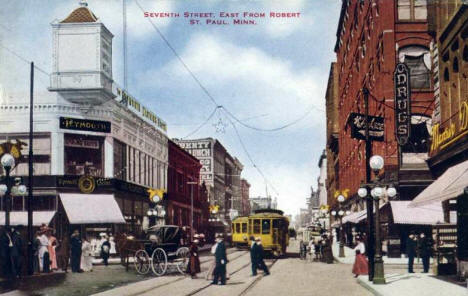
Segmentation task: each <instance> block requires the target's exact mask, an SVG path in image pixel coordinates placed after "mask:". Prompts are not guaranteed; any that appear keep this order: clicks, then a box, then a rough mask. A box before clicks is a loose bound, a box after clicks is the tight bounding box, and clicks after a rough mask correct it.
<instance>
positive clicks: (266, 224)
mask: <svg viewBox="0 0 468 296" xmlns="http://www.w3.org/2000/svg"><path fill="white" fill-rule="evenodd" d="M270 225H271V220H262V234H270Z"/></svg>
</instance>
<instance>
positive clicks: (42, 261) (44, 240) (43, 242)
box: [39, 228, 50, 273]
mask: <svg viewBox="0 0 468 296" xmlns="http://www.w3.org/2000/svg"><path fill="white" fill-rule="evenodd" d="M41 229H42V230H41V233H40V236H39V265H40V270H41V271H42V272H44V273H49V272H50V254H49V238H48V237H47V234H46V232H47V228H41Z"/></svg>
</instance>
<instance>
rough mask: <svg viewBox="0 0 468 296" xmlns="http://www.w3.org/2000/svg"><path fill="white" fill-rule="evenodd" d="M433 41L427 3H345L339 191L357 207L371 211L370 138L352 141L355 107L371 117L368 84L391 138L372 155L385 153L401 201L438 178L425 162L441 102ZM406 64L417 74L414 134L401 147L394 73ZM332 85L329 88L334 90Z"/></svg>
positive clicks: (340, 39)
mask: <svg viewBox="0 0 468 296" xmlns="http://www.w3.org/2000/svg"><path fill="white" fill-rule="evenodd" d="M430 42H431V37H430V36H429V35H428V25H427V7H426V4H425V1H417V0H388V1H382V0H380V1H379V0H372V1H358V0H351V1H343V2H342V8H341V14H340V20H339V24H338V30H337V41H336V45H335V52H336V56H337V62H336V72H333V71H331V73H333V75H338V79H337V83H338V112H339V119H338V128H339V132H338V147H339V149H335V151H336V150H338V159H339V162H338V163H339V165H338V170H337V172H336V171H335V173H338V185H337V186H338V188H337V189H338V190H345V189H349V196H350V198H349V200H348V203H350V204H352V205H351V208H352V209H353V210H362V209H364V208H365V205H364V201H362V200H358V199H357V194H356V192H357V189H358V188H359V186H360V184H361V182H364V181H365V179H366V159H365V141H364V140H358V139H354V138H351V131H350V127H349V124H348V123H349V122H348V120H349V116H350V113H352V112H355V113H361V114H364V110H365V105H364V95H363V92H362V89H363V88H365V87H366V88H368V89H369V92H370V95H369V115H371V116H378V117H383V119H384V125H385V128H384V141H383V142H373V144H372V154H373V155H376V154H378V155H381V156H383V157H384V160H385V167H384V169H383V171H384V177H385V179H386V181H389V182H394V183H395V184H398V192H399V198H400V199H412V198H414V196H415V195H416V194H418V193H419V192H420V191H421V190H422V189H424V188H425V186H427V184H428V183H429V182H430V181H431V176H430V174H429V170H428V167H427V165H426V162H425V160H426V159H427V155H428V154H427V152H428V143H429V131H430V124H431V122H430V120H431V114H432V104H431V103H432V102H433V90H432V89H433V88H432V83H431V60H430V51H429V48H430ZM398 62H403V63H405V64H406V65H407V66H408V68H409V69H410V73H411V79H410V85H411V98H410V106H411V129H410V130H411V137H410V138H409V141H408V144H406V145H405V146H401V147H400V146H398V145H397V141H396V138H395V112H394V105H395V102H394V97H395V93H394V81H393V73H394V70H395V65H396V64H397V63H398ZM334 79H335V77H333V79H332V78H330V81H334ZM330 83H331V82H329V84H330ZM332 89H333V88H332V87H331V86H330V85H329V91H331V90H332ZM331 101H333V100H331ZM331 114H332V113H331ZM330 130H331V131H332V128H330ZM332 135H333V133H332V132H331V133H330V135H329V139H328V140H329V145H330V143H333V136H332ZM334 145H335V146H336V144H334ZM332 147H333V146H332ZM400 155H401V156H400ZM399 156H400V157H399ZM335 179H336V177H335ZM335 186H336V185H335Z"/></svg>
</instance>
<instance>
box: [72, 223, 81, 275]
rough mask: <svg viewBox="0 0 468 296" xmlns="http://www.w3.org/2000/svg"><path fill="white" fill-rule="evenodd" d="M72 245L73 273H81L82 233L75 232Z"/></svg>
mask: <svg viewBox="0 0 468 296" xmlns="http://www.w3.org/2000/svg"><path fill="white" fill-rule="evenodd" d="M70 245H71V260H70V261H71V269H72V272H80V271H81V269H80V265H81V264H80V263H81V238H80V232H79V231H78V230H75V231H74V232H73V234H72V236H71V239H70Z"/></svg>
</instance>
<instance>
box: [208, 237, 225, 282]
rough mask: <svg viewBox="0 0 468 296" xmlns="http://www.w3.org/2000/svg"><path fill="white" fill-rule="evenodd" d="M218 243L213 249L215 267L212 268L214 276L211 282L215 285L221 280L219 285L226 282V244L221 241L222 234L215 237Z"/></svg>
mask: <svg viewBox="0 0 468 296" xmlns="http://www.w3.org/2000/svg"><path fill="white" fill-rule="evenodd" d="M216 242H217V243H218V244H217V246H216V250H215V260H216V267H215V270H214V278H213V282H212V284H214V285H217V284H218V281H219V280H221V285H225V284H226V264H227V263H228V260H227V256H226V246H225V244H224V241H223V237H222V235H218V236H217V237H216Z"/></svg>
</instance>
